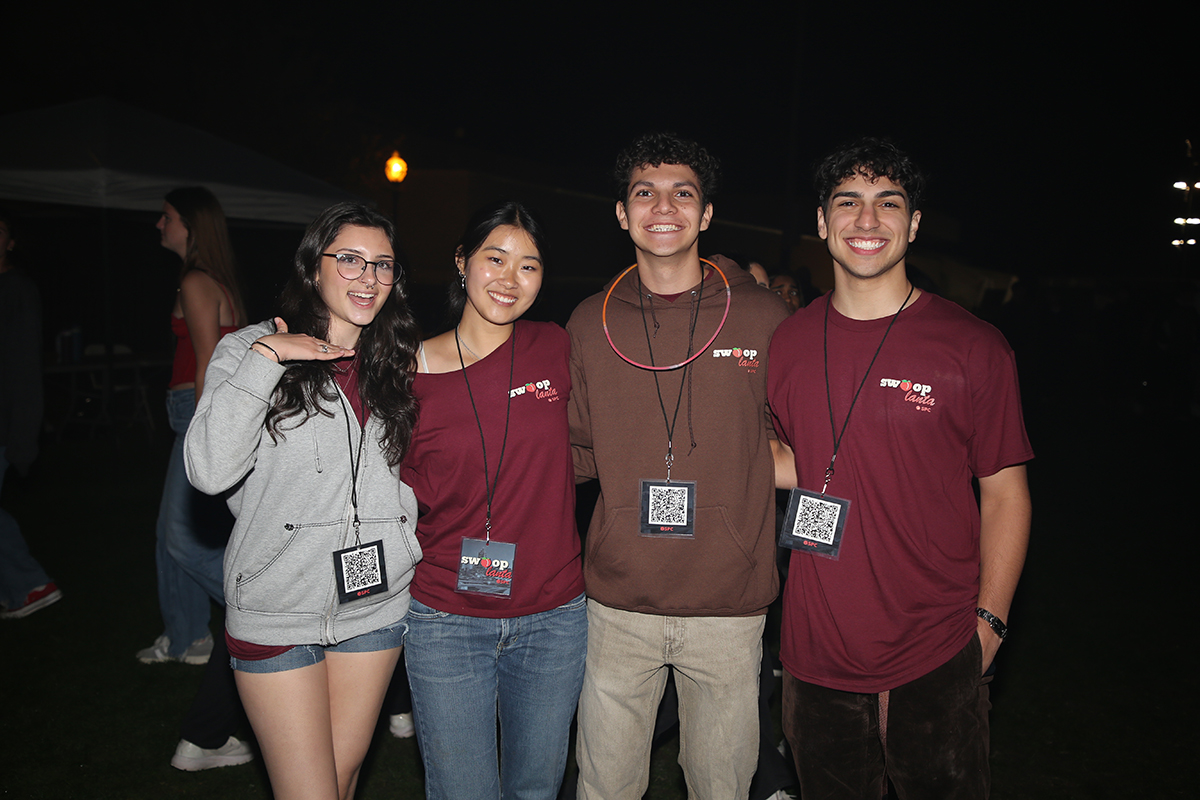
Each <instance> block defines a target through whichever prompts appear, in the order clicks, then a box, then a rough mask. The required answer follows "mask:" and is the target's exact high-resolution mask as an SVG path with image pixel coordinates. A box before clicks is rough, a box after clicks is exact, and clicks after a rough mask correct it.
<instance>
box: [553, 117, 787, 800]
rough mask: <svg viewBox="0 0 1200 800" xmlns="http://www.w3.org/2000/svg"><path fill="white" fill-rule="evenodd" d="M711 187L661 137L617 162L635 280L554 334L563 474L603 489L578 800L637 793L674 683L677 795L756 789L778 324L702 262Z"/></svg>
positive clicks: (594, 548) (726, 268)
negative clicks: (680, 781) (669, 682)
mask: <svg viewBox="0 0 1200 800" xmlns="http://www.w3.org/2000/svg"><path fill="white" fill-rule="evenodd" d="M717 170H718V166H717V162H716V160H715V159H713V158H712V157H711V156H709V154H708V153H707V152H706V151H705V150H704V149H703V148H701V147H700V146H699V145H697V144H695V143H694V142H689V141H684V140H682V139H679V138H677V137H675V136H672V135H666V134H652V135H648V136H643V137H641V138H640V139H638V140H636V141H635V142H634V143H633V144H632V145H631V146H630V147H629V148H627V149H626V150H625V151H624V152H623V153H622V154H621V155H620V156H619V158H618V161H617V168H616V172H615V176H616V181H617V198H618V199H617V204H616V214H617V221H618V222H619V223H620V225H621V227H622V228H623V229H625V230H626V231H628V232H629V236H630V238H631V239H632V240H633V246H634V254H635V258H636V259H637V263H636V265H635V266H634V267H630V268H629V270H627V271H625V272H622V273H621V274H620V275H619V276H618V277H616V278H614V280H613V281H612V282H610V283H609V285H608V286H607V287H606V288H605V290H604V291H602V292H601V293H599V294H597V295H595V296H594V297H591V298H589V299H588V300H585V301H584V302H583V303H581V304H580V306H579V308H577V309H576V310H575V313H574V314H573V315H572V317H571V321H570V323H568V325H567V330H568V331H569V332H570V334H571V401H570V410H571V434H572V441H573V443H574V444H575V445H576V448H575V449H576V471H577V473H578V475H579V476H580V477H582V478H599V480H600V498H599V501H598V502H597V504H596V511H595V514H594V515H593V517H592V523H591V527H590V529H589V533H588V537H587V542H586V548H587V553H586V556H585V557H584V562H583V563H584V575H585V582H586V584H587V594H588V625H589V630H588V655H587V668H586V671H585V676H584V687H583V694H582V696H581V698H580V702H579V739H578V759H577V760H578V762H579V797H580V798H583V799H584V800H587V799H588V798H603V799H604V800H615V799H617V798H634V799H637V798H641V797H642V795H643V794H644V793H645V790H646V784H647V781H648V777H649V756H650V742H651V736H652V734H653V732H654V721H655V710H656V709H657V707H658V702H659V699H660V697H661V696H662V692H663V687H664V685H665V682H666V678H667V672H668V666H670V667H673V668H674V670H675V683H676V686H677V688H678V692H679V705H680V714H679V716H680V721H681V756H680V763H681V765H682V766H683V769H684V774H685V777H686V780H687V783H688V787H689V794H691V796H693V797H729V798H736V797H742V798H744V797H746V794H747V791H748V787H749V784H750V779H751V777H752V776H753V774H754V769H755V763H756V759H757V749H758V709H757V698H758V673H759V655H760V653H761V650H760V647H761V641H762V632H763V622H764V616H763V615H764V614H765V613H766V609H767V605H768V604H769V603H770V602H771V601H772V599H774V597H775V595H776V593H777V591H778V583H777V578H776V574H775V565H774V552H775V544H774V535H773V528H774V500H773V498H774V494H773V477H772V476H773V471H772V443H771V442H769V441H768V436H767V424H766V413H765V403H766V366H767V362H766V347H767V344H768V342H769V340H770V336H771V332H772V331H773V330H774V329H775V326H776V325H778V324H779V323H780V322H782V321H783V319H784V318H785V316H786V314H785V310H784V308H783V306H782V305H781V304H780V303H779V302H778V300H777V299H776V298H775V297H773V296H771V294H769V293H767V292H763V291H760V290H759V289H758V287H757V285H756V284H755V281H754V278H753V277H752V276H751V275H750V274H749V273H747V272H745V271H743V270H741V269H738V268H737V267H736V266H735V265H733V264H732V262H729V261H727V260H722V261H719V262H718V263H717V264H716V266H714V265H712V264H709V263H706V262H703V261H701V259H700V257H699V250H698V242H697V240H698V237H699V235H700V233H701V232H702V231H704V230H705V229H706V228H708V226H709V223H710V221H711V220H712V214H713V206H712V194H713V189H714V187H715V183H716V178H717ZM727 287H728V288H727Z"/></svg>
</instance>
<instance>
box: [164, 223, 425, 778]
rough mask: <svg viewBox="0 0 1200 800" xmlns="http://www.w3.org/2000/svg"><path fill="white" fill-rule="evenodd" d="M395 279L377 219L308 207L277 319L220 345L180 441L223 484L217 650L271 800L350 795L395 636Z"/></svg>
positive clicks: (408, 348)
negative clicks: (227, 523)
mask: <svg viewBox="0 0 1200 800" xmlns="http://www.w3.org/2000/svg"><path fill="white" fill-rule="evenodd" d="M400 277H401V268H400V265H399V264H398V263H397V262H396V244H395V235H394V232H393V229H392V225H391V222H390V221H388V220H387V219H386V218H385V217H382V216H380V215H379V214H377V213H376V212H374V211H371V210H369V209H367V208H365V207H363V206H359V205H355V204H350V203H342V204H338V205H336V206H333V207H331V208H329V209H327V210H326V211H324V212H323V213H322V214H321V215H320V216H319V217H318V218H317V219H316V220H315V221H314V222H313V223H312V224H311V225H309V227H308V230H307V231H305V233H304V237H303V240H302V241H301V243H300V248H299V250H298V251H297V252H296V257H295V264H294V269H293V272H292V275H291V278H290V280H289V282H288V285H287V287H286V288H285V289H284V292H283V296H282V298H281V305H282V317H277V318H276V319H275V321H274V323H270V322H265V323H260V324H257V325H252V326H250V327H248V328H243V329H242V330H240V331H238V332H237V333H235V334H233V335H232V336H227V337H226V338H225V339H223V340H222V342H221V344H220V345H219V346H218V347H217V351H216V353H215V354H214V355H213V359H212V361H211V363H210V364H209V368H208V374H207V380H206V389H205V391H204V394H203V395H202V396H201V399H200V404H199V407H198V408H197V409H196V416H195V419H194V420H193V422H192V426H191V429H190V430H189V431H188V436H187V446H186V455H187V468H188V476H189V477H190V478H191V480H192V482H193V483H194V484H195V485H196V486H197V487H199V488H201V489H202V490H204V491H206V492H209V493H216V492H222V491H226V490H232V493H231V495H230V499H229V505H230V508H231V509H232V510H233V512H234V516H235V517H236V518H237V522H236V524H235V526H234V530H233V535H232V536H231V537H230V541H229V546H228V548H227V550H226V554H225V599H226V609H227V610H226V639H227V641H228V642H229V651H230V656H231V659H230V660H231V663H232V665H233V668H234V675H235V678H236V680H237V687H238V692H239V694H240V695H241V698H242V703H243V705H244V706H245V708H246V713H247V715H248V716H249V718H250V722H251V725H252V726H253V728H254V732H255V736H256V737H257V739H258V743H259V746H260V747H261V750H262V754H263V759H264V761H265V762H266V766H267V773H268V775H269V776H270V779H271V787H272V790H273V791H274V795H275V797H277V798H297V797H327V798H333V797H338V798H342V799H343V800H345V798H349V797H352V796H353V794H354V789H355V785H356V783H357V780H358V773H359V769H360V767H361V765H362V760H363V757H364V756H365V755H366V752H367V746H368V745H369V744H370V741H371V736H372V734H373V732H374V730H375V724H376V721H377V720H378V718H379V710H380V706H381V704H382V702H383V696H384V692H385V690H386V689H387V685H388V680H389V678H390V677H391V675H392V671H393V669H394V668H395V665H396V660H397V658H398V657H399V654H400V646H401V644H402V643H403V634H404V629H405V625H404V617H405V614H406V612H407V611H408V605H409V592H408V587H409V582H410V580H411V579H412V574H413V564H415V563H416V562H417V561H418V560H419V559H420V547H419V545H418V544H417V540H416V537H415V533H414V532H415V527H416V517H417V511H416V501H415V499H414V497H413V493H412V490H411V489H409V487H408V486H406V485H404V484H402V483H401V484H399V487H398V488H397V474H396V467H397V465H398V464H399V463H400V460H401V459H402V458H403V457H404V455H405V453H406V451H407V450H408V448H409V443H410V439H411V435H412V430H413V425H414V423H415V421H416V414H417V404H416V400H415V399H414V397H413V394H412V392H411V385H412V376H411V373H410V367H411V365H412V364H413V362H414V356H415V354H416V350H417V345H418V341H419V337H418V334H417V327H416V324H415V322H414V320H413V316H412V313H411V311H410V310H409V308H408V305H407V301H406V297H405V292H404V287H403V284H402V283H401V282H400ZM285 320H286V324H285V322H284V321H285Z"/></svg>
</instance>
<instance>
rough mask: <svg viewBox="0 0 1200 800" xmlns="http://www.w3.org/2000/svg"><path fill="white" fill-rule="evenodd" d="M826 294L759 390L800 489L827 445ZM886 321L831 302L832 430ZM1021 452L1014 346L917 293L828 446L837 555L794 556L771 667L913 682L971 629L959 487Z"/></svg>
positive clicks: (973, 546)
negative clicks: (839, 514) (842, 517)
mask: <svg viewBox="0 0 1200 800" xmlns="http://www.w3.org/2000/svg"><path fill="white" fill-rule="evenodd" d="M828 302H829V295H826V296H825V297H823V298H820V299H818V300H817V301H816V302H814V303H812V304H811V305H809V306H807V307H806V308H802V309H800V310H799V311H797V312H796V313H795V314H794V315H792V316H791V317H789V318H788V320H787V321H786V322H784V323H783V324H782V325H780V326H779V328H778V330H776V332H775V336H774V338H773V339H772V340H771V349H770V365H771V366H770V371H769V375H768V392H769V398H770V404H771V410H772V412H773V413H774V415H775V419H776V424H775V430H776V432H777V433H778V434H779V438H780V439H782V440H783V441H785V442H786V443H788V444H789V445H790V446H791V447H792V449H793V450H794V451H795V453H796V469H797V474H798V477H799V484H800V487H801V488H804V489H810V490H813V491H820V490H821V486H822V483H823V482H824V476H825V468H826V467H827V466H828V465H829V458H830V455H831V454H832V452H833V433H832V432H831V426H830V421H829V406H828V403H827V401H826V393H825V375H824V366H823V365H824V358H823V355H822V326H823V320H824V317H825V309H826V305H827V303H828ZM890 321H891V317H884V318H882V319H877V320H865V321H864V320H853V319H849V318H847V317H844V316H842V315H841V314H839V313H838V312H837V310H836V309H833V308H830V309H829V326H828V330H829V386H830V391H831V395H832V401H833V419H834V424H835V425H836V427H837V428H838V429H839V430H840V429H841V425H842V423H843V422H844V421H845V419H846V413H847V411H848V410H849V409H850V402H851V399H852V398H853V396H854V392H855V391H856V390H857V389H858V387H859V384H860V383H861V381H862V380H863V375H864V373H865V371H866V369H867V365H868V364H869V363H870V362H871V358H872V356H873V355H874V354H875V351H876V348H878V347H879V343H880V340H881V339H882V338H883V335H884V331H885V330H886V329H887V326H888V323H889V322H890ZM1032 457H1033V451H1032V450H1031V449H1030V446H1029V440H1028V438H1027V437H1026V435H1025V424H1024V420H1023V418H1022V414H1021V402H1020V393H1019V390H1018V386H1017V373H1016V366H1015V364H1014V360H1013V353H1012V349H1011V348H1010V347H1009V346H1008V343H1007V342H1006V341H1005V340H1004V337H1003V336H1002V335H1001V334H1000V332H999V331H997V330H996V329H995V328H993V327H992V326H991V325H988V324H987V323H985V322H982V321H980V320H979V319H977V318H976V317H974V316H972V315H971V314H970V313H968V312H967V311H965V310H963V309H962V308H960V307H959V306H957V305H955V304H954V303H951V302H949V301H947V300H943V299H941V298H939V297H936V296H934V295H931V294H929V293H925V294H922V295H921V296H920V297H919V298H917V300H916V301H915V302H914V303H913V304H912V305H911V306H909V307H908V308H906V309H905V310H904V311H903V312H902V313H901V314H900V316H899V318H898V319H897V320H896V323H895V325H894V326H893V327H892V329H891V332H890V333H889V334H888V336H887V340H886V342H885V343H884V345H883V348H882V350H881V351H880V353H879V357H878V359H877V360H876V361H875V365H874V366H873V367H872V368H871V372H870V375H869V376H868V377H867V381H866V384H865V386H864V387H863V390H862V393H861V394H860V395H859V398H858V402H857V403H856V404H855V406H854V412H853V415H852V416H851V418H850V424H849V427H848V428H847V429H846V434H845V437H844V438H843V439H842V442H841V447H840V449H839V450H838V455H837V462H836V473H835V475H834V478H833V480H832V482H831V483H830V484H829V488H828V490H827V491H828V494H830V495H834V496H836V497H841V498H845V499H848V500H850V501H851V505H850V510H849V514H848V517H847V521H846V527H845V531H844V533H843V537H842V545H841V553H840V557H839V559H838V560H837V561H833V560H830V559H824V558H818V557H815V556H812V555H810V554H806V553H800V552H793V553H792V555H791V568H790V571H789V573H788V581H787V587H786V589H785V592H784V620H783V632H782V650H781V654H780V655H781V658H782V660H783V663H784V666H785V667H787V669H788V671H789V672H790V673H792V674H793V675H795V676H796V677H797V678H800V679H801V680H804V681H808V682H810V683H815V684H819V685H821V686H827V687H830V688H833V689H839V690H842V691H853V692H868V693H870V692H880V691H884V690H887V689H891V688H894V687H896V686H899V685H901V684H903V683H906V682H908V681H910V680H912V679H914V678H917V677H920V676H921V675H924V674H926V673H928V672H930V671H931V670H933V669H934V668H936V667H938V666H940V665H942V664H944V663H945V662H946V661H948V660H949V659H950V657H951V656H953V655H954V654H955V653H957V652H958V651H959V650H960V649H961V648H962V647H963V646H964V645H965V644H966V642H967V640H968V639H969V638H970V637H971V635H972V634H973V633H974V631H975V627H976V623H975V606H976V602H977V600H978V596H979V505H978V503H977V501H976V500H975V495H974V492H973V490H972V488H971V478H972V476H975V477H986V476H989V475H993V474H995V473H997V472H999V471H1000V470H1001V469H1003V468H1005V467H1009V466H1012V465H1014V464H1020V463H1022V462H1025V461H1028V460H1029V459H1031V458H1032Z"/></svg>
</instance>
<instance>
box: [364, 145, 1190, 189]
mask: <svg viewBox="0 0 1200 800" xmlns="http://www.w3.org/2000/svg"><path fill="white" fill-rule="evenodd" d="M407 175H408V162H407V161H405V160H404V159H403V158H401V157H400V151H399V150H393V151H392V157H391V158H389V159H388V160H387V179H388V180H389V181H391V182H392V183H400V182H401V181H403V180H404V178H405V177H406V176H407ZM1185 188H1186V187H1185Z"/></svg>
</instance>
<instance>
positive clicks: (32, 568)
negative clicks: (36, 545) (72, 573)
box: [0, 444, 50, 608]
mask: <svg viewBox="0 0 1200 800" xmlns="http://www.w3.org/2000/svg"><path fill="white" fill-rule="evenodd" d="M7 471H8V460H7V459H6V458H5V457H4V445H2V444H0V489H3V488H4V473H5V472H7ZM49 582H50V578H49V577H47V575H46V571H45V570H44V569H42V565H41V564H39V563H38V562H37V561H36V560H34V558H33V556H31V555H29V547H28V546H27V545H26V544H25V537H23V536H21V527H20V526H19V525H17V521H16V520H15V519H14V518H13V515H12V514H9V513H8V512H7V511H5V510H4V509H2V508H0V602H3V603H4V605H6V606H8V607H9V608H16V607H17V606H20V605H22V604H23V603H24V602H25V597H26V596H27V595H28V594H29V593H30V592H31V591H33V590H34V588H36V587H38V586H42V585H43V584H47V583H49Z"/></svg>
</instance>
